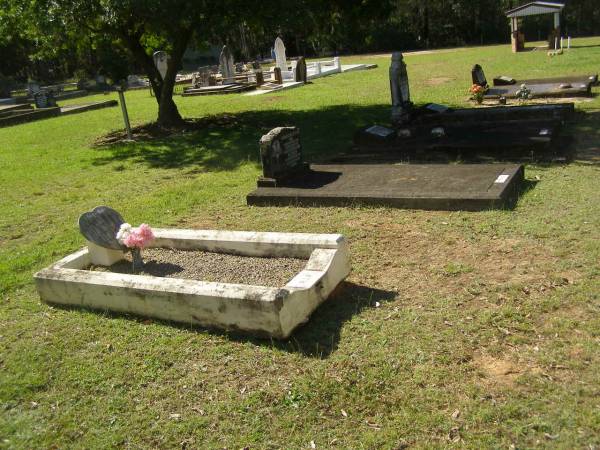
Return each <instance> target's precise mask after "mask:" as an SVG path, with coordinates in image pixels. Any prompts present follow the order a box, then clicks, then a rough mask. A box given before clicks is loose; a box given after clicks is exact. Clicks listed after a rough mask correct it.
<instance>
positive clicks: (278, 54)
mask: <svg viewBox="0 0 600 450" xmlns="http://www.w3.org/2000/svg"><path fill="white" fill-rule="evenodd" d="M275 65H276V66H277V67H279V68H280V69H281V71H282V72H283V71H286V70H287V63H286V60H285V45H284V44H283V41H282V40H281V38H280V37H278V38H277V39H275Z"/></svg>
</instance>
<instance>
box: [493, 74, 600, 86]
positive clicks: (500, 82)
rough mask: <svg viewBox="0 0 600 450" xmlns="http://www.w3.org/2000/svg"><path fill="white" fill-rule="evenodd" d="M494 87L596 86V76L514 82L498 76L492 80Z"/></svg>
mask: <svg viewBox="0 0 600 450" xmlns="http://www.w3.org/2000/svg"><path fill="white" fill-rule="evenodd" d="M493 83H494V86H506V85H513V84H518V85H521V84H523V83H524V84H527V85H529V84H544V83H577V84H590V85H592V86H593V85H595V84H598V75H567V76H563V77H549V78H532V79H528V80H516V79H514V78H512V77H507V76H500V77H496V78H494V79H493Z"/></svg>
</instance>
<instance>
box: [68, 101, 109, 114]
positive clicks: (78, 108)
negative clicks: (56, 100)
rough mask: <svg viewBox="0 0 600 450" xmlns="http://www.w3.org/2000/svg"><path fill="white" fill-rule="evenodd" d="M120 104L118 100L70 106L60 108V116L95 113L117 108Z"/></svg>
mask: <svg viewBox="0 0 600 450" xmlns="http://www.w3.org/2000/svg"><path fill="white" fill-rule="evenodd" d="M118 104H119V102H117V101H116V100H105V101H101V102H91V103H83V104H81V105H68V106H61V107H60V115H61V116H64V115H68V114H78V113H82V112H86V111H94V110H96V109H102V108H110V107H113V106H117V105H118Z"/></svg>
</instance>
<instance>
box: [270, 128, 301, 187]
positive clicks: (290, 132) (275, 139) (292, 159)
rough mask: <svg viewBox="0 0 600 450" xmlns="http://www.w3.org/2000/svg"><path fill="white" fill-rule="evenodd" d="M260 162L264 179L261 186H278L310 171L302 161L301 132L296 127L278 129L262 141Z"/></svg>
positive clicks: (273, 130)
mask: <svg viewBox="0 0 600 450" xmlns="http://www.w3.org/2000/svg"><path fill="white" fill-rule="evenodd" d="M260 160H261V163H262V167H263V178H261V179H260V180H259V182H258V184H259V186H277V185H278V184H281V183H282V182H284V181H285V180H287V179H291V178H293V177H296V176H298V175H300V174H302V173H305V172H306V171H307V170H308V164H306V163H305V162H303V160H302V146H301V145H300V130H299V129H298V128H296V127H278V128H274V129H272V130H271V131H269V132H268V133H267V134H265V135H264V136H263V137H262V138H261V139H260Z"/></svg>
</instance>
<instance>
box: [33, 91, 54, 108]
mask: <svg viewBox="0 0 600 450" xmlns="http://www.w3.org/2000/svg"><path fill="white" fill-rule="evenodd" d="M33 100H34V101H35V107H36V108H52V107H55V106H56V100H55V98H54V95H52V92H46V91H39V92H37V93H35V94H33Z"/></svg>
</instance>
